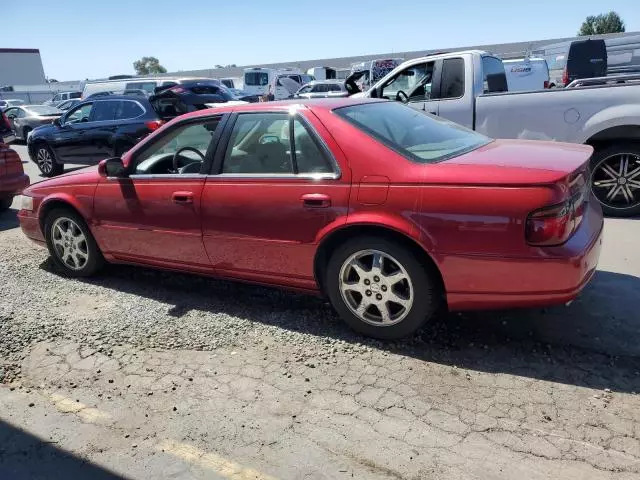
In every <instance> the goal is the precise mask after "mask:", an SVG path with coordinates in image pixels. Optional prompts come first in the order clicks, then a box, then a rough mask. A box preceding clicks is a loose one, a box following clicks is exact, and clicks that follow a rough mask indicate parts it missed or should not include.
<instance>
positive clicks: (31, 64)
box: [0, 48, 47, 87]
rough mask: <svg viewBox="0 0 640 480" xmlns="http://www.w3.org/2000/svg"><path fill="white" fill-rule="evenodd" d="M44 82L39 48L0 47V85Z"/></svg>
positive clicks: (39, 83) (38, 83) (40, 83)
mask: <svg viewBox="0 0 640 480" xmlns="http://www.w3.org/2000/svg"><path fill="white" fill-rule="evenodd" d="M46 82H47V80H46V78H45V76H44V68H43V66H42V59H41V58H40V50H38V49H36V48H0V87H2V86H5V85H42V84H45V83H46Z"/></svg>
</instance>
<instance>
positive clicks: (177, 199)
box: [171, 192, 193, 205]
mask: <svg viewBox="0 0 640 480" xmlns="http://www.w3.org/2000/svg"><path fill="white" fill-rule="evenodd" d="M171 200H172V201H173V203H177V204H178V205H188V204H190V203H193V192H173V194H172V195H171Z"/></svg>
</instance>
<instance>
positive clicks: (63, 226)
mask: <svg viewBox="0 0 640 480" xmlns="http://www.w3.org/2000/svg"><path fill="white" fill-rule="evenodd" d="M44 228H45V232H44V233H45V238H46V240H47V247H48V248H49V254H50V255H51V258H52V259H53V262H54V263H55V265H56V267H58V269H59V270H60V271H61V272H62V273H63V274H64V275H67V276H70V277H88V276H90V275H93V274H94V273H95V272H96V271H98V269H100V267H102V264H103V263H104V258H103V256H102V253H101V252H100V249H99V248H98V245H97V244H96V241H95V239H94V238H93V235H92V234H91V231H90V230H89V228H88V227H87V224H86V223H85V221H84V220H83V219H82V217H80V215H78V214H77V213H75V212H74V211H72V210H71V209H66V208H62V209H59V208H56V209H54V210H52V211H51V212H50V213H49V214H48V215H47V218H46V220H45V226H44Z"/></svg>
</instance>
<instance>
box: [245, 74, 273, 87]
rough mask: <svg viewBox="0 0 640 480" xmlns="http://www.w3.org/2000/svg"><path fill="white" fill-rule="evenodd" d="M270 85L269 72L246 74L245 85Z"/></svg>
mask: <svg viewBox="0 0 640 480" xmlns="http://www.w3.org/2000/svg"><path fill="white" fill-rule="evenodd" d="M268 83H269V74H268V73H267V72H246V73H245V74H244V84H245V85H250V86H253V87H255V86H261V87H263V86H265V85H267V84H268Z"/></svg>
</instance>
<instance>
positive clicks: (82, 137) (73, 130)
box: [52, 102, 94, 163]
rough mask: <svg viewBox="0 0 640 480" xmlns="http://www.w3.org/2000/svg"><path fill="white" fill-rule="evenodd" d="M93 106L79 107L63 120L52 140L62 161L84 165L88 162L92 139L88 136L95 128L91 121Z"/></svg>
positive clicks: (86, 104)
mask: <svg viewBox="0 0 640 480" xmlns="http://www.w3.org/2000/svg"><path fill="white" fill-rule="evenodd" d="M93 105H94V104H93V102H88V103H83V104H81V105H78V106H76V107H75V108H72V109H71V110H69V113H68V114H66V115H64V116H63V117H62V118H61V122H62V123H61V125H60V127H58V130H57V132H56V133H55V134H54V135H53V139H52V146H53V148H54V150H55V154H56V156H57V157H58V159H59V160H60V161H62V162H66V163H83V162H85V161H86V160H87V157H88V155H89V152H90V149H91V139H90V138H89V136H88V135H87V134H88V132H89V130H91V128H92V127H93V124H92V122H91V121H90V120H91V114H92V111H93Z"/></svg>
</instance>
